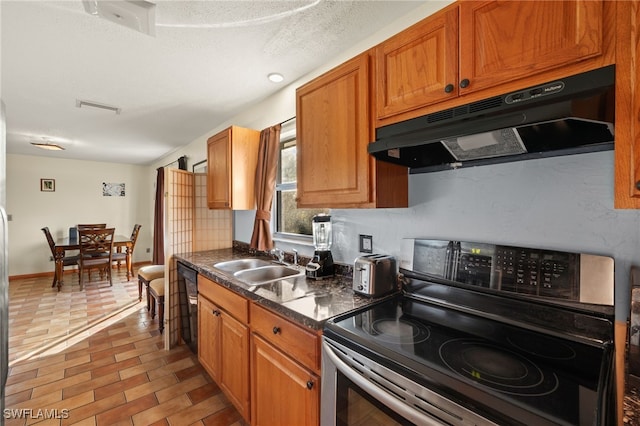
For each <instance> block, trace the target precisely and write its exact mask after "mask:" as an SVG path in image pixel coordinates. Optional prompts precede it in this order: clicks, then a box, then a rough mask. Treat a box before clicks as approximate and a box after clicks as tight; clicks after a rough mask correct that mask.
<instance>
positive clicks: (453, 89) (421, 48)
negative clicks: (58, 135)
mask: <svg viewBox="0 0 640 426" xmlns="http://www.w3.org/2000/svg"><path fill="white" fill-rule="evenodd" d="M375 52H376V74H377V96H376V98H377V104H376V106H377V117H378V118H379V119H380V118H385V117H390V116H393V115H395V114H398V113H401V112H404V111H410V110H412V109H415V108H416V106H421V105H426V104H430V103H436V102H441V101H443V100H446V99H449V98H452V97H455V96H457V94H458V85H457V84H455V82H456V80H457V79H458V7H454V8H448V9H445V10H443V11H441V12H438V13H436V14H435V15H432V16H430V17H429V18H427V19H425V20H423V21H421V22H419V23H417V24H416V25H414V26H412V27H409V28H408V29H406V30H405V31H403V32H402V33H400V34H398V35H396V36H394V37H391V38H390V39H388V40H386V41H385V42H383V43H381V44H380V45H378V46H377V47H376V51H375Z"/></svg>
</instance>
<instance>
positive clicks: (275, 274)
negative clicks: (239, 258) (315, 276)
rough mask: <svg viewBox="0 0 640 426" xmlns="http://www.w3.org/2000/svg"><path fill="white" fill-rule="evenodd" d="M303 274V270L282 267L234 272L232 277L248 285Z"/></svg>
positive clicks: (273, 266) (266, 267) (275, 266)
mask: <svg viewBox="0 0 640 426" xmlns="http://www.w3.org/2000/svg"><path fill="white" fill-rule="evenodd" d="M303 274H304V270H303V269H296V268H291V267H288V266H284V265H269V266H261V267H257V268H253V269H244V270H242V271H238V272H235V273H234V274H233V276H234V277H236V278H237V279H239V280H240V281H243V282H245V283H246V284H249V285H259V284H266V283H269V282H272V281H276V280H280V279H283V278H293V277H296V276H300V275H303Z"/></svg>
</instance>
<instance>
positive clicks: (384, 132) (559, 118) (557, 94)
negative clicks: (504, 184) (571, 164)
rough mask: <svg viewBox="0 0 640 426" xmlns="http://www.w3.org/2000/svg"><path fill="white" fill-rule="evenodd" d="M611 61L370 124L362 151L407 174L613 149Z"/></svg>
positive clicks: (613, 101) (613, 76)
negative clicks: (372, 134)
mask: <svg viewBox="0 0 640 426" xmlns="http://www.w3.org/2000/svg"><path fill="white" fill-rule="evenodd" d="M614 83H615V65H610V66H608V67H604V68H599V69H596V70H593V71H588V72H585V73H582V74H577V75H573V76H570V77H566V78H563V79H560V80H555V81H552V82H548V83H545V84H541V85H537V86H532V87H527V88H524V89H521V90H518V91H515V92H511V93H507V94H504V95H501V96H495V97H492V98H489V99H485V100H482V101H478V102H473V103H470V104H467V105H462V106H459V107H455V108H451V109H448V110H445V111H438V112H435V113H431V114H428V115H425V116H422V117H418V118H413V119H410V120H406V121H403V122H400V123H396V124H391V125H388V126H384V127H381V128H378V129H377V130H376V140H375V141H374V142H372V143H370V144H369V148H368V150H369V153H370V154H372V155H374V156H375V157H376V158H377V159H379V160H382V161H388V162H391V163H395V164H400V165H403V166H408V167H410V168H411V169H412V170H411V173H423V172H430V171H436V170H443V169H450V168H458V167H465V166H477V165H483V164H493V163H502V162H508V161H517V160H525V159H531V158H540V157H550V156H558V155H568V154H577V153H582V152H593V151H603V150H610V149H613V139H614V127H613V122H614V110H615V92H614Z"/></svg>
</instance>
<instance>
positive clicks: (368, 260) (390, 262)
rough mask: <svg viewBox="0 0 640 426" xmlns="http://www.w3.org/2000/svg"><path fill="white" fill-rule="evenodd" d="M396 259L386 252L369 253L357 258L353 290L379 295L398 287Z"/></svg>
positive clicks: (373, 295) (368, 294) (364, 293)
mask: <svg viewBox="0 0 640 426" xmlns="http://www.w3.org/2000/svg"><path fill="white" fill-rule="evenodd" d="M396 275H397V274H396V259H395V258H394V257H392V256H388V255H386V254H368V255H365V256H360V257H358V258H357V259H356V261H355V265H354V268H353V291H354V292H356V293H359V294H362V295H365V296H370V297H377V296H382V295H384V294H387V293H390V292H392V291H394V290H396V289H397V285H396Z"/></svg>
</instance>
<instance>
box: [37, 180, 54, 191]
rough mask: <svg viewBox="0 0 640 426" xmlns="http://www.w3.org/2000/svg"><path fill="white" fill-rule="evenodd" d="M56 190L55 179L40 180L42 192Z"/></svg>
mask: <svg viewBox="0 0 640 426" xmlns="http://www.w3.org/2000/svg"><path fill="white" fill-rule="evenodd" d="M55 190H56V180H55V179H40V191H42V192H54V191H55Z"/></svg>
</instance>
